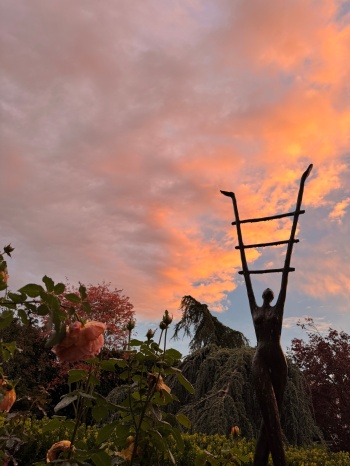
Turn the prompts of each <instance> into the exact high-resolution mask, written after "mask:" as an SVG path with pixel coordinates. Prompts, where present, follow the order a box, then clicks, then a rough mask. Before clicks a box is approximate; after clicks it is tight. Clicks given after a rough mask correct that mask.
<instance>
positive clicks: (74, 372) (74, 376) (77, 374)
mask: <svg viewBox="0 0 350 466" xmlns="http://www.w3.org/2000/svg"><path fill="white" fill-rule="evenodd" d="M87 377H88V373H87V371H85V370H84V369H71V370H70V371H69V372H68V383H69V384H71V383H75V382H79V381H80V380H86V379H87Z"/></svg>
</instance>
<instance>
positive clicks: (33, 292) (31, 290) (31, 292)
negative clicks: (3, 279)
mask: <svg viewBox="0 0 350 466" xmlns="http://www.w3.org/2000/svg"><path fill="white" fill-rule="evenodd" d="M18 291H19V292H20V293H25V294H26V295H27V296H29V297H30V298H37V297H38V296H40V293H41V292H43V291H44V288H43V287H42V286H41V285H36V284H35V283H29V284H28V285H25V286H23V287H22V288H20V289H19V290H18Z"/></svg>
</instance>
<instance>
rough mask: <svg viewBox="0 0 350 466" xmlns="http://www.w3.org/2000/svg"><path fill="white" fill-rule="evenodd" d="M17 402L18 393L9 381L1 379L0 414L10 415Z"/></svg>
mask: <svg viewBox="0 0 350 466" xmlns="http://www.w3.org/2000/svg"><path fill="white" fill-rule="evenodd" d="M15 401H16V391H15V389H14V387H13V386H12V384H11V383H10V382H8V381H7V380H4V379H0V412H3V413H8V412H9V411H10V409H11V408H12V406H13V404H14V402H15Z"/></svg>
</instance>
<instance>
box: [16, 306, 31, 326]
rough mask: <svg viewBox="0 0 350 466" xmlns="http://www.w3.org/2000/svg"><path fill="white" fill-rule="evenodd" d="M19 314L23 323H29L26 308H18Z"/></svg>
mask: <svg viewBox="0 0 350 466" xmlns="http://www.w3.org/2000/svg"><path fill="white" fill-rule="evenodd" d="M18 315H19V317H20V319H21V321H22V324H24V325H28V323H29V320H28V316H27V313H26V311H25V310H24V309H18Z"/></svg>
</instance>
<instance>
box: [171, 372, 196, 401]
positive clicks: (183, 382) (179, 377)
mask: <svg viewBox="0 0 350 466" xmlns="http://www.w3.org/2000/svg"><path fill="white" fill-rule="evenodd" d="M175 374H176V377H177V380H178V381H179V382H180V383H181V385H182V386H183V387H184V388H186V390H187V391H188V392H189V393H190V394H191V395H193V394H194V387H193V385H192V384H191V382H190V381H189V380H187V379H186V377H185V376H184V375H183V374H182V372H177V371H176V372H175Z"/></svg>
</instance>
